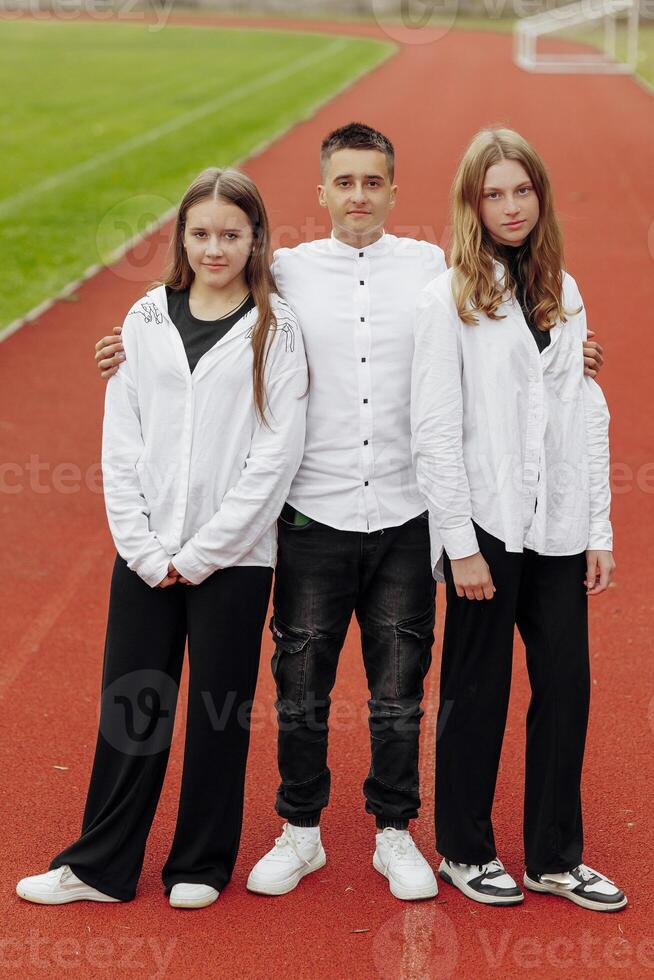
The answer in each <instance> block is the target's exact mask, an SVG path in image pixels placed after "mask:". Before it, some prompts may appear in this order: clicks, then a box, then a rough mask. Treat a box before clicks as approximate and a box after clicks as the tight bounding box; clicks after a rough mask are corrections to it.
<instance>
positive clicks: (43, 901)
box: [16, 886, 121, 905]
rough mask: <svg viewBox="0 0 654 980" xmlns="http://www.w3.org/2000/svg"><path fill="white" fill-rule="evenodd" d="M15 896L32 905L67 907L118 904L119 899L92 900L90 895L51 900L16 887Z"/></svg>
mask: <svg viewBox="0 0 654 980" xmlns="http://www.w3.org/2000/svg"><path fill="white" fill-rule="evenodd" d="M16 894H17V895H18V897H19V898H22V899H23V900H24V901H25V902H32V903H33V904H34V905H69V904H70V903H71V902H101V903H102V902H112V903H113V902H120V901H121V899H120V898H111V897H110V896H109V895H106V896H105V897H103V898H94V897H92V896H90V895H61V896H59V897H56V898H51V897H50V896H46V895H34V894H30V893H29V891H27V890H26V889H20V890H19V888H18V886H16Z"/></svg>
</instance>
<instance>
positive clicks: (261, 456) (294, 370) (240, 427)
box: [102, 286, 307, 586]
mask: <svg viewBox="0 0 654 980" xmlns="http://www.w3.org/2000/svg"><path fill="white" fill-rule="evenodd" d="M271 300H272V305H273V310H274V312H275V314H276V317H277V327H278V329H277V330H276V332H275V334H274V336H273V338H272V343H271V345H270V350H269V354H268V360H267V362H266V371H265V385H266V394H267V408H266V418H267V420H268V425H264V424H263V423H261V422H259V421H258V420H257V417H256V415H255V410H254V400H253V396H252V343H251V336H252V329H253V327H254V325H255V323H256V320H257V311H256V309H255V310H251V311H250V312H249V313H247V314H245V315H244V316H243V317H241V319H240V320H239V321H238V323H236V324H235V325H234V326H233V327H232V329H231V330H230V331H229V333H227V334H226V335H225V336H224V337H223V338H222V339H221V340H219V341H218V342H217V343H216V344H214V346H213V347H212V348H211V349H210V350H208V351H207V352H206V353H205V354H204V355H203V356H202V357H201V358H200V360H199V361H198V363H197V365H196V368H195V370H194V371H193V373H192V374H191V371H190V369H189V365H188V358H187V356H186V351H185V349H184V344H183V341H182V338H181V337H180V334H179V331H178V330H177V328H176V327H175V325H174V324H173V323H172V321H171V320H170V318H169V316H168V304H167V299H166V290H165V287H164V286H160V287H158V288H157V289H155V290H153V291H152V292H150V293H148V294H147V296H145V297H143V299H141V300H139V301H138V302H137V303H135V304H134V306H133V307H132V308H131V310H130V311H129V313H128V314H127V318H126V319H125V323H124V325H123V333H122V341H123V344H124V345H125V352H126V355H127V357H126V360H125V362H124V363H123V364H122V365H121V368H120V371H118V372H117V374H115V375H114V377H112V378H110V380H109V383H108V384H107V392H106V398H105V415H104V427H103V439H102V472H103V477H104V495H105V506H106V510H107V517H108V519H109V526H110V528H111V533H112V535H113V538H114V542H115V544H116V549H117V551H118V552H119V554H120V555H122V557H123V558H124V559H125V561H126V562H127V565H128V567H129V568H130V569H132V570H133V571H135V572H136V573H137V574H138V575H140V576H141V578H142V579H144V581H145V582H147V583H148V585H151V586H155V585H158V583H159V582H161V580H162V579H163V578H165V576H166V571H167V569H168V562H169V561H170V560H171V559H172V558H174V562H175V567H176V568H177V570H178V571H179V572H181V574H182V575H183V576H184V578H187V579H189V581H190V582H193V583H194V584H195V585H198V584H199V583H200V582H203V581H204V579H206V578H207V577H208V576H209V575H211V573H212V572H214V571H216V570H217V569H219V568H227V567H229V566H233V565H263V566H270V567H274V565H275V559H276V554H277V540H276V528H275V521H276V519H277V516H278V514H279V512H280V510H281V509H282V506H283V504H284V500H285V499H286V496H287V494H288V489H289V486H290V484H291V480H292V478H293V476H294V475H295V471H296V470H297V467H298V465H299V462H300V459H301V458H302V447H303V444H304V424H305V423H304V420H305V413H306V404H307V399H306V397H305V395H306V389H307V365H306V358H305V355H304V346H303V344H302V335H301V333H300V331H299V329H298V326H297V321H296V318H295V316H294V315H293V312H292V311H291V310H290V309H289V307H288V304H287V303H285V302H284V301H283V300H281V299H280V298H279V297H278V296H273V297H271Z"/></svg>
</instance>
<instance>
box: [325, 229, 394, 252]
mask: <svg viewBox="0 0 654 980" xmlns="http://www.w3.org/2000/svg"><path fill="white" fill-rule="evenodd" d="M331 243H332V248H333V249H334V251H336V252H342V253H343V254H344V255H352V256H355V255H357V254H358V253H359V252H363V254H364V255H373V254H375V253H376V252H384V251H385V250H386V249H387V248H388V244H389V242H388V235H387V234H386V232H385V231H384V232H382V235H381V238H378V239H377V241H376V242H373V243H372V245H366V246H365V248H357V247H356V246H354V245H346V243H345V242H341V241H339V239H338V238H337V237H336V235H335V234H334V231H333V230H332V235H331Z"/></svg>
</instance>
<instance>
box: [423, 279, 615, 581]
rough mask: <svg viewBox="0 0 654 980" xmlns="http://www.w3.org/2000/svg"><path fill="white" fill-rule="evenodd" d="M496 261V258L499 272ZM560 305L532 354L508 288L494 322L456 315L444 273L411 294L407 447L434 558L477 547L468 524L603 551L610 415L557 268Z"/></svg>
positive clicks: (517, 546) (550, 545)
mask: <svg viewBox="0 0 654 980" xmlns="http://www.w3.org/2000/svg"><path fill="white" fill-rule="evenodd" d="M501 268H502V267H501V266H500V265H499V264H497V272H498V275H499V274H500V270H501ZM563 300H564V308H565V310H566V311H576V310H579V308H580V307H581V310H580V312H579V313H573V312H571V313H570V316H569V317H568V318H567V322H566V323H565V324H563V323H560V324H558V325H556V326H555V327H553V328H552V329H551V330H550V343H549V345H548V346H547V347H546V348H545V349H544V350H543V352H542V353H541V352H539V350H538V347H537V345H536V343H535V341H534V338H533V336H532V334H531V331H530V330H529V328H528V327H527V324H526V322H525V319H524V316H523V313H522V310H521V309H520V306H519V305H518V303H517V302H516V300H515V299H512V298H511V297H510V296H509V295H508V294H507V297H506V300H505V302H504V303H502V305H501V307H500V309H499V310H498V313H499V314H500V315H502V316H503V317H504V319H501V320H491V319H489V318H488V317H487V316H484V315H481V314H480V315H479V317H478V319H479V322H478V323H477V324H476V325H467V324H465V323H462V321H461V320H460V319H459V316H458V313H457V309H456V305H455V302H454V298H453V295H452V270H449V271H448V272H446V273H444V274H443V275H442V276H439V277H438V278H437V279H435V280H434V281H433V282H432V283H430V284H429V286H427V287H426V288H425V290H424V291H423V293H422V294H421V297H420V300H419V303H418V310H417V317H416V328H415V355H414V363H413V379H412V411H411V416H412V451H413V456H414V461H415V464H416V469H417V477H418V485H419V487H420V490H421V492H422V493H423V495H424V497H425V500H426V502H427V504H428V507H429V512H430V530H431V536H432V561H433V566H434V569H435V574H437V577H440V575H439V569H437V568H436V566H437V564H438V562H439V559H440V557H441V554H442V551H443V548H445V551H446V552H447V554H448V556H449V557H450V558H465V557H467V556H469V555H472V554H474V553H476V552H477V551H478V550H479V548H478V544H477V536H476V534H475V530H474V527H473V524H472V520H473V519H474V520H475V521H476V522H477V523H478V524H479V525H480V526H481V527H482V528H483V529H484V530H485V531H487V532H488V533H489V534H492V535H494V536H495V537H497V538H499V539H500V540H501V541H503V542H504V543H505V545H506V549H507V551H512V552H520V551H522V550H523V549H524V548H529V549H532V550H534V551H536V552H538V553H539V554H541V555H573V554H578V553H580V552H582V551H585V550H586V549H587V548H599V549H606V550H611V548H612V546H613V540H612V530H611V524H610V520H609V511H610V501H611V495H610V489H609V438H608V428H609V412H608V408H607V406H606V401H605V399H604V395H603V394H602V391H601V389H600V387H599V385H597V384H596V382H595V381H593V380H592V378H589V377H585V376H584V373H583V372H584V365H583V348H582V341H583V340H585V339H586V314H585V311H584V309H583V302H582V299H581V296H580V294H579V290H578V288H577V284H576V283H575V281H574V279H573V278H572V277H571V276H569V275H567V274H566V275H565V276H564V282H563Z"/></svg>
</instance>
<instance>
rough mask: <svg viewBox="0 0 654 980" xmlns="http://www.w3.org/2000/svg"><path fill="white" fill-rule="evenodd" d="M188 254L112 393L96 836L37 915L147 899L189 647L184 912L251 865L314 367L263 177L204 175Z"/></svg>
mask: <svg viewBox="0 0 654 980" xmlns="http://www.w3.org/2000/svg"><path fill="white" fill-rule="evenodd" d="M171 248H172V260H171V264H170V267H169V270H168V272H167V274H166V276H165V278H164V282H163V283H162V284H161V285H159V286H158V287H157V288H154V289H152V290H151V291H150V292H148V293H147V295H146V296H144V297H143V298H142V299H140V300H139V301H138V302H137V303H135V304H134V306H133V307H132V308H131V310H130V311H129V313H128V315H127V318H126V319H125V323H124V326H123V331H122V342H123V345H124V347H125V351H126V352H127V358H126V361H125V363H124V365H123V367H122V370H121V371H119V372H118V373H117V374H116V375H115V377H113V378H112V379H111V381H110V382H109V384H108V387H107V394H106V403H105V419H104V432H103V447H102V462H103V474H104V486H105V501H106V509H107V515H108V519H109V525H110V528H111V532H112V535H113V538H114V541H115V544H116V549H117V551H118V556H117V558H116V562H115V566H114V571H113V578H112V582H111V593H110V598H109V618H108V626H107V636H106V645H105V656H104V672H103V681H102V705H101V715H100V726H99V728H100V730H99V734H98V741H97V746H96V753H95V761H94V764H93V771H92V775H91V782H90V786H89V791H88V797H87V802H86V809H85V812H84V819H83V824H82V833H81V836H80V837H79V839H78V840H76V841H75V842H74V843H73V844H71V845H70V846H69V847H67V848H66V849H65V850H64V851H62V852H61V853H60V854H59V855H57V856H56V857H55V858H54V859H53V860H52V862H51V864H50V869H51V870H50V871H49V872H47V873H45V874H41V875H36V876H34V877H30V878H24V879H23V880H22V881H20V882H19V884H18V886H17V892H18V894H19V895H20V896H21V897H22V898H24V899H27V900H28V901H32V902H38V903H42V904H48V905H54V904H62V903H66V902H72V901H78V900H80V899H88V900H91V901H96V902H116V901H127V900H129V899H131V898H133V897H134V894H135V891H136V886H137V882H138V878H139V875H140V872H141V867H142V863H143V855H144V850H145V845H146V840H147V837H148V833H149V830H150V826H151V823H152V819H153V817H154V813H155V810H156V807H157V802H158V800H159V794H160V791H161V787H162V783H163V779H164V774H165V771H166V764H167V761H168V754H169V749H170V740H171V736H172V730H173V723H174V716H175V706H176V700H177V692H178V685H179V680H180V674H181V669H182V662H183V657H184V648H185V644H186V642H187V640H188V650H189V665H190V680H189V696H188V719H187V726H186V746H185V756H184V771H183V778H182V786H181V795H180V801H179V812H178V816H177V826H176V831H175V836H174V840H173V843H172V847H171V850H170V853H169V856H168V859H167V861H166V864H165V867H164V869H163V881H164V885H165V892H166V894H168V895H170V904H171V905H173V906H175V907H177V908H198V907H201V906H206V905H209V904H211V903H212V902H213V901H215V900H216V898H217V897H218V894H219V892H220V891H221V890H222V889H223V888H224V887H225V885H226V884H227V882H228V881H229V879H230V876H231V873H232V869H233V867H234V863H235V860H236V855H237V851H238V846H239V838H240V832H241V821H242V811H243V787H244V777H245V765H246V758H247V752H248V743H249V709H250V707H251V704H252V698H253V696H254V691H255V685H256V679H257V670H258V664H259V651H260V643H261V633H262V629H263V625H264V620H265V616H266V611H267V608H268V600H269V595H270V587H271V581H272V575H273V566H274V564H275V555H276V535H275V521H276V518H277V516H278V514H279V512H280V510H281V508H282V505H283V503H284V501H285V499H286V495H287V493H288V489H289V486H290V484H291V481H292V478H293V476H294V474H295V471H296V469H297V467H298V465H299V463H300V459H301V457H302V450H303V443H304V425H305V412H306V399H305V397H304V396H305V394H306V389H307V367H306V360H305V355H304V347H303V343H302V337H301V335H300V331H299V329H298V326H297V321H296V319H295V316H294V314H293V312H292V311H291V309H290V308H289V307H288V306H287V304H286V303H285V302H283V301H282V300H281V299H280V298H279V297H278V296H277V295H276V293H275V286H274V282H273V279H272V276H271V274H270V271H269V266H268V261H269V258H268V249H269V232H268V221H267V217H266V212H265V209H264V205H263V202H262V200H261V197H260V195H259V192H258V190H257V188H256V187H255V185H254V184H253V183H252V181H251V180H250V179H249V178H248V177H246V176H245V175H243V174H241V173H238V172H236V171H233V170H219V169H216V168H211V169H209V170H205V171H204V172H203V173H202V174H200V176H199V177H198V178H197V179H196V180H195V181H194V182H193V183H192V184H191V186H190V187H189V189H188V191H187V192H186V194H185V195H184V197H183V200H182V202H181V204H180V207H179V211H178V214H177V220H176V223H175V228H174V232H173V238H172V243H171Z"/></svg>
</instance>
